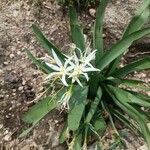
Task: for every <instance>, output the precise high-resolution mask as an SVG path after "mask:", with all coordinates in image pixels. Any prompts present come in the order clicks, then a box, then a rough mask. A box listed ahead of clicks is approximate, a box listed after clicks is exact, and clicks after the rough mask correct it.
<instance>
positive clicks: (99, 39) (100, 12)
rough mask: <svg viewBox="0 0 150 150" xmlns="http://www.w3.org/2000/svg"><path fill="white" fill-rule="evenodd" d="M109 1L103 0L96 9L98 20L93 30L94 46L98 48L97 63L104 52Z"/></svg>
mask: <svg viewBox="0 0 150 150" xmlns="http://www.w3.org/2000/svg"><path fill="white" fill-rule="evenodd" d="M108 1H109V0H102V1H101V2H100V4H99V6H98V9H97V11H96V21H95V25H94V31H93V44H94V45H93V46H94V49H96V50H97V52H96V59H95V61H96V64H97V63H98V62H97V61H99V60H100V58H101V57H102V54H103V18H104V13H105V8H106V6H107V3H108Z"/></svg>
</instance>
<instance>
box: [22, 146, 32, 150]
mask: <svg viewBox="0 0 150 150" xmlns="http://www.w3.org/2000/svg"><path fill="white" fill-rule="evenodd" d="M22 150H30V146H29V145H25V146H24V147H22Z"/></svg>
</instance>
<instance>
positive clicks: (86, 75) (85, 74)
mask: <svg viewBox="0 0 150 150" xmlns="http://www.w3.org/2000/svg"><path fill="white" fill-rule="evenodd" d="M83 75H84V76H85V78H86V80H87V81H89V77H88V74H87V73H83Z"/></svg>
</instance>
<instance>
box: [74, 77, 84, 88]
mask: <svg viewBox="0 0 150 150" xmlns="http://www.w3.org/2000/svg"><path fill="white" fill-rule="evenodd" d="M76 81H77V83H78V84H79V85H80V86H81V87H83V85H82V83H81V82H80V80H79V79H78V78H76Z"/></svg>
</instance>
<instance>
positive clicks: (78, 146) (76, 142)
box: [68, 133, 82, 150]
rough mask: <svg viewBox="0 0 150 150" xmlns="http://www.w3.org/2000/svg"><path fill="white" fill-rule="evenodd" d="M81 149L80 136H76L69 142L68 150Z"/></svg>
mask: <svg viewBox="0 0 150 150" xmlns="http://www.w3.org/2000/svg"><path fill="white" fill-rule="evenodd" d="M81 148H82V134H81V133H80V134H77V135H75V137H74V138H73V140H72V141H71V143H70V145H69V148H68V150H81Z"/></svg>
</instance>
